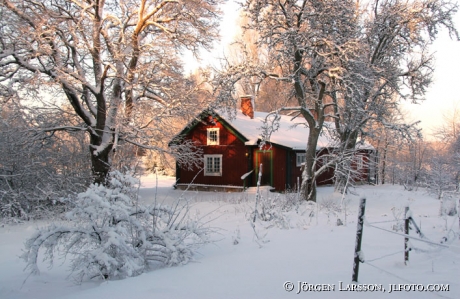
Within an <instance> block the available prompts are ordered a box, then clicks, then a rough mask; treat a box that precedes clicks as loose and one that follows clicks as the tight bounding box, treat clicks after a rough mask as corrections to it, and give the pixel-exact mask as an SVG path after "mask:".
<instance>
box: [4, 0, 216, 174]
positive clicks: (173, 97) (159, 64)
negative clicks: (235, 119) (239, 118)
mask: <svg viewBox="0 0 460 299" xmlns="http://www.w3.org/2000/svg"><path fill="white" fill-rule="evenodd" d="M220 2H221V1H220V0H187V1H184V0H153V1H146V0H127V1H115V0H88V1H79V0H73V1H71V0H43V1H38V2H37V1H33V0H1V1H0V13H1V17H0V81H1V82H2V84H1V87H2V88H1V92H2V95H3V96H5V97H9V96H12V95H15V96H18V97H20V98H21V99H25V100H27V101H28V102H27V103H29V104H30V103H34V104H36V105H39V106H41V107H47V108H49V109H51V108H55V107H58V106H60V105H62V103H64V102H67V103H70V105H71V107H72V110H73V113H74V114H75V115H77V116H78V117H79V119H80V121H81V122H80V123H79V124H78V125H76V126H73V127H67V126H62V125H61V126H59V125H57V126H54V127H45V128H42V132H43V134H44V135H46V134H50V133H51V132H55V131H57V130H74V131H75V130H81V131H85V132H87V134H88V136H89V151H90V154H91V165H92V172H93V176H94V182H96V183H104V182H105V178H106V176H107V173H108V172H109V170H110V166H111V163H110V157H111V155H112V153H113V151H114V150H116V148H117V147H118V146H119V145H120V144H122V143H131V144H134V145H136V146H144V147H147V148H150V149H153V150H159V151H163V150H162V149H161V148H158V147H155V146H148V139H155V138H165V136H164V133H163V132H164V131H163V127H168V126H169V125H170V124H171V119H172V117H174V116H178V117H182V118H185V117H187V113H189V112H190V111H195V110H193V109H190V108H191V107H195V106H194V103H193V100H194V93H195V91H196V90H197V89H198V88H199V87H197V85H195V84H192V82H191V81H189V80H186V79H185V78H184V76H183V75H182V67H181V61H180V58H179V54H180V52H181V51H182V50H184V49H188V50H190V51H193V52H195V53H197V50H198V49H199V48H200V47H204V48H208V49H209V48H210V47H211V45H212V42H213V41H214V40H215V39H216V38H217V37H218V32H217V28H218V26H217V25H218V23H217V22H218V16H219V13H220V11H219V9H218V5H219V3H220ZM38 100H42V101H41V102H40V103H39V104H37V101H38ZM147 112H151V114H149V113H147ZM149 115H153V116H152V117H149ZM189 149H190V148H188V149H187V148H184V147H181V148H176V149H172V150H173V151H174V150H175V151H174V153H175V154H176V155H177V157H178V158H179V162H185V161H192V160H193V158H196V157H197V156H196V154H195V153H194V152H193V151H192V150H189ZM181 154H184V155H181Z"/></svg>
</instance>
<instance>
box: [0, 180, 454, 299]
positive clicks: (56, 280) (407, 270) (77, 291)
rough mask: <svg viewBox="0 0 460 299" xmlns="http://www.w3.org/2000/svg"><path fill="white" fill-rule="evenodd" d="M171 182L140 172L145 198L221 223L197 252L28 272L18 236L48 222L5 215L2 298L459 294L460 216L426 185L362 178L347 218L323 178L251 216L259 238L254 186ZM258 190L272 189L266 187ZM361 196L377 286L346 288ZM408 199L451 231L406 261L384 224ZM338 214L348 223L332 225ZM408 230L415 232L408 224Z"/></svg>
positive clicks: (368, 271)
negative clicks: (293, 204) (306, 192)
mask: <svg viewBox="0 0 460 299" xmlns="http://www.w3.org/2000/svg"><path fill="white" fill-rule="evenodd" d="M173 183H174V179H173V178H165V177H161V178H159V179H158V184H157V180H156V178H155V177H154V176H150V177H145V178H144V179H143V180H142V188H141V190H140V193H141V196H142V201H144V202H153V201H154V200H155V198H156V200H157V201H160V202H166V203H167V202H174V201H175V200H176V199H177V198H179V197H182V198H184V200H188V201H189V202H190V203H191V204H192V210H191V211H192V213H193V214H194V215H196V216H197V217H199V218H202V220H203V221H210V222H209V226H212V227H214V228H218V233H217V234H215V235H214V239H215V240H216V242H214V243H212V244H208V245H206V246H204V247H202V248H201V249H200V251H199V254H197V255H196V257H195V259H196V260H195V262H192V263H189V264H187V265H184V266H180V267H172V268H164V269H159V270H155V271H151V272H149V273H144V274H142V275H140V276H137V277H133V278H128V279H124V280H120V281H108V282H101V281H91V282H84V283H83V284H81V285H76V284H74V282H73V281H72V280H69V279H67V276H68V274H69V273H68V272H67V267H66V266H67V262H66V261H62V260H58V261H57V262H56V263H55V266H54V267H53V268H52V269H48V268H47V267H46V265H45V264H43V266H41V274H40V275H39V276H29V274H28V273H26V272H23V268H24V266H25V263H24V262H23V261H22V260H20V259H19V258H18V256H19V255H20V254H21V251H22V248H23V242H24V241H25V239H26V238H27V237H28V236H30V235H31V234H32V233H33V232H34V231H35V229H36V228H37V227H40V226H44V225H46V223H45V222H43V221H37V222H26V223H24V224H18V225H4V226H3V227H0V298H5V299H6V298H98V299H99V298H110V299H115V298H156V299H158V298H168V299H169V298H188V299H189V298H200V299H202V298H264V299H266V298H298V297H299V296H300V297H307V296H313V297H317V298H438V297H440V298H452V299H454V298H460V241H459V238H458V232H459V219H458V217H457V216H453V217H439V216H438V214H439V201H438V200H436V199H434V198H432V197H430V196H429V195H427V194H426V193H424V191H423V190H419V191H416V192H408V191H404V190H403V188H401V187H400V186H388V185H385V186H361V187H359V188H358V189H356V190H355V192H356V193H358V194H357V195H348V196H347V198H346V199H345V203H346V207H347V209H346V210H347V217H346V220H345V217H344V214H345V213H344V212H343V211H341V212H338V213H337V212H334V211H333V210H334V208H335V207H337V203H338V202H340V195H337V194H333V190H332V188H330V187H324V188H319V195H318V202H319V205H318V206H315V205H307V204H305V203H304V204H303V205H302V206H300V207H299V209H298V211H297V212H296V211H295V210H292V211H290V212H288V213H285V214H284V215H283V217H284V218H282V221H278V223H275V222H271V223H263V224H262V223H261V222H257V224H256V231H257V233H258V235H259V240H258V239H257V238H256V237H255V233H254V230H253V228H252V227H251V225H250V221H249V218H250V214H251V212H252V210H253V208H254V202H255V196H254V194H251V193H249V194H248V193H244V194H243V193H219V192H192V191H187V192H184V191H180V190H174V189H173V188H172V187H171V186H172V184H173ZM155 187H157V188H155ZM262 195H263V196H264V197H274V196H277V195H276V194H274V193H268V191H263V192H262ZM361 197H366V198H367V205H366V224H367V225H365V226H364V237H363V244H362V252H363V253H364V254H363V256H364V259H365V260H366V262H365V263H363V264H360V271H359V285H358V286H359V287H366V286H368V287H370V288H371V289H374V288H380V287H382V288H383V289H384V290H385V291H384V292H383V291H373V292H370V291H367V292H357V291H350V290H346V289H347V288H352V287H351V286H350V283H351V278H352V268H353V255H354V246H355V234H356V222H357V211H358V205H359V199H360V198H361ZM407 205H408V206H409V207H410V209H411V211H412V215H413V218H414V219H415V221H416V223H417V224H418V225H419V226H420V227H421V229H422V231H423V233H424V234H425V235H426V238H427V239H428V240H431V241H433V242H435V243H439V241H440V240H442V239H443V237H447V238H448V241H447V242H446V243H445V244H447V247H439V246H435V245H430V244H427V243H423V242H420V241H417V240H411V244H412V247H413V250H412V251H411V252H410V262H409V264H408V265H404V255H403V249H404V237H403V236H400V235H397V234H394V233H391V232H387V231H385V230H388V231H394V230H393V226H394V225H397V224H398V222H396V221H394V220H395V219H396V218H402V217H403V213H404V212H403V211H404V207H405V206H407ZM337 218H340V219H341V220H342V221H344V222H345V225H343V226H337ZM376 222H379V223H377V224H373V223H376ZM399 224H400V223H399ZM269 225H272V227H269V228H264V227H263V226H267V227H268V226H269ZM283 225H284V226H286V225H287V226H289V228H286V227H285V228H281V227H282V226H283ZM371 225H375V226H378V227H381V228H383V229H385V230H380V229H377V228H374V227H371ZM452 231H454V232H455V233H456V234H457V235H455V236H454V233H452ZM399 233H401V231H400V232H399ZM410 234H411V235H412V236H414V237H415V236H417V235H416V233H415V230H412V231H411V233H410ZM235 243H238V244H235ZM290 283H292V285H291V284H290ZM411 284H412V285H411ZM439 284H442V285H443V286H446V285H448V288H449V290H448V291H439V292H430V291H417V290H409V291H406V290H404V289H410V288H415V289H417V288H418V289H421V288H423V287H429V288H433V287H434V288H438V287H439ZM299 285H300V286H301V290H300V292H299ZM289 287H292V288H293V290H292V291H290V292H288V291H286V290H285V288H289ZM333 288H334V290H332V289H333ZM394 288H397V289H400V291H397V290H395V291H392V290H393V289H394ZM328 289H331V290H329V291H328ZM320 290H321V291H320ZM390 291H392V292H390ZM297 293H299V294H297Z"/></svg>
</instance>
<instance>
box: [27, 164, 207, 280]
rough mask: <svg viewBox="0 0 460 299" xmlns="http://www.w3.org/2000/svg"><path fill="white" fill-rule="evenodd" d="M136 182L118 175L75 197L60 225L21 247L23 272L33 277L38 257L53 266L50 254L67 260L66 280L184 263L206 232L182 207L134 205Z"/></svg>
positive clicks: (114, 276) (117, 275)
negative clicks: (65, 221) (65, 222)
mask: <svg viewBox="0 0 460 299" xmlns="http://www.w3.org/2000/svg"><path fill="white" fill-rule="evenodd" d="M138 184H139V182H138V180H137V179H135V178H133V177H132V176H130V175H124V174H122V173H120V172H117V171H115V172H112V173H111V174H110V179H109V184H108V186H102V185H98V184H93V185H91V186H90V187H89V188H88V189H87V190H86V191H85V192H83V193H80V194H78V196H77V199H76V202H75V208H73V209H72V210H71V211H70V212H68V213H67V215H66V216H67V219H68V223H67V226H66V225H56V224H51V225H50V226H48V227H45V228H42V229H39V230H38V231H37V232H36V233H35V234H34V235H33V236H32V237H31V238H30V239H28V240H27V241H26V244H25V252H24V254H23V255H22V258H23V259H24V260H25V261H26V263H27V266H26V269H27V270H29V271H31V272H32V273H35V274H38V273H39V269H38V257H39V252H41V251H43V254H44V256H43V260H44V261H47V262H48V263H49V265H50V266H52V265H53V260H54V257H55V254H56V253H57V254H59V255H62V256H64V257H66V258H67V257H69V258H70V261H71V263H70V271H71V276H72V277H73V278H75V279H77V281H79V282H81V281H83V280H86V279H93V278H101V279H119V278H125V277H129V276H135V275H139V274H141V273H142V272H144V271H146V270H149V269H152V268H156V267H164V266H174V265H179V264H186V263H187V262H189V261H190V260H191V259H192V257H193V253H194V251H195V250H196V248H197V247H198V246H200V245H202V244H205V243H207V242H208V241H209V234H210V233H211V230H210V229H209V228H206V227H203V225H201V224H200V223H199V221H198V220H191V219H190V218H189V217H188V211H189V208H188V206H187V205H181V204H179V203H177V204H176V205H175V207H169V206H162V205H157V204H155V205H152V206H150V207H146V206H143V205H140V204H139V203H138V194H137V188H136V186H138Z"/></svg>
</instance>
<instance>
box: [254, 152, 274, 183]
mask: <svg viewBox="0 0 460 299" xmlns="http://www.w3.org/2000/svg"><path fill="white" fill-rule="evenodd" d="M272 158H273V157H272V151H258V152H257V154H256V163H257V166H256V169H257V172H256V184H257V180H258V179H259V167H260V164H262V178H261V182H260V185H261V186H273V179H272V167H273V165H272V161H273V159H272Z"/></svg>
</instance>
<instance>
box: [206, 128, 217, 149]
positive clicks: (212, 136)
mask: <svg viewBox="0 0 460 299" xmlns="http://www.w3.org/2000/svg"><path fill="white" fill-rule="evenodd" d="M208 145H219V128H210V129H208Z"/></svg>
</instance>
